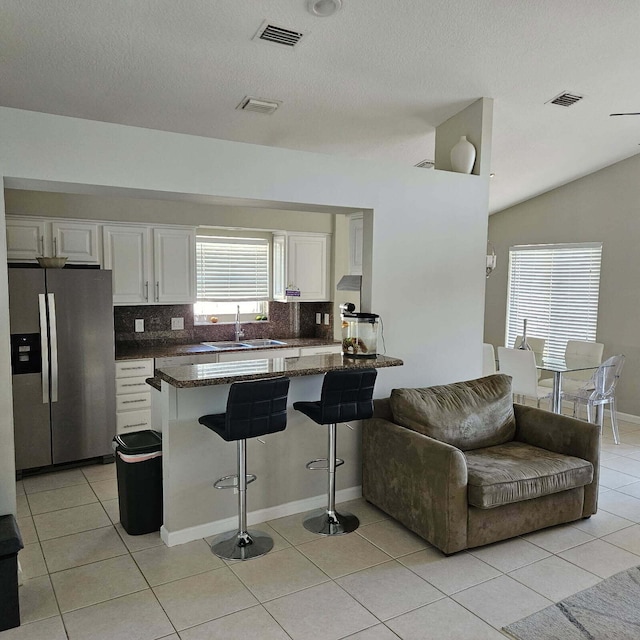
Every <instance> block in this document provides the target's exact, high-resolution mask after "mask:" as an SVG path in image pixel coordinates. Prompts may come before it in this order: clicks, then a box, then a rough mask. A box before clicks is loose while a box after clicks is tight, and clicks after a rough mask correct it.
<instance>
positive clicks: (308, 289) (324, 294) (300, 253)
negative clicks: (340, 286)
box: [287, 234, 330, 302]
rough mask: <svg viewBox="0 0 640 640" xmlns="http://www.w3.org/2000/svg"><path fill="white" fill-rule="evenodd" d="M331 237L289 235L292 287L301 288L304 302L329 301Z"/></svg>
mask: <svg viewBox="0 0 640 640" xmlns="http://www.w3.org/2000/svg"><path fill="white" fill-rule="evenodd" d="M329 237H330V236H327V235H293V234H291V235H289V236H288V244H289V246H288V256H287V266H288V280H289V282H288V283H287V284H288V285H289V284H291V285H293V286H294V287H297V288H298V289H300V298H298V299H299V300H300V301H301V302H305V301H306V302H320V301H326V300H329V299H330V298H329V286H328V285H329V260H328V250H329Z"/></svg>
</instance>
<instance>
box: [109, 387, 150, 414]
mask: <svg viewBox="0 0 640 640" xmlns="http://www.w3.org/2000/svg"><path fill="white" fill-rule="evenodd" d="M150 408H151V393H150V392H148V391H145V392H143V393H127V394H125V395H120V396H116V411H135V410H139V409H150Z"/></svg>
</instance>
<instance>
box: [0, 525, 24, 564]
mask: <svg viewBox="0 0 640 640" xmlns="http://www.w3.org/2000/svg"><path fill="white" fill-rule="evenodd" d="M23 548H24V545H23V544H22V536H21V535H20V529H18V523H17V522H16V519H15V517H14V516H13V515H11V514H9V515H6V516H0V558H2V557H4V556H8V555H12V554H14V553H18V551H20V549H23Z"/></svg>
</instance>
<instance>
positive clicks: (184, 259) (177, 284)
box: [153, 227, 196, 304]
mask: <svg viewBox="0 0 640 640" xmlns="http://www.w3.org/2000/svg"><path fill="white" fill-rule="evenodd" d="M195 256H196V232H195V229H180V228H177V229H176V228H168V227H166V228H165V227H160V228H154V229H153V264H154V274H155V285H154V286H155V301H156V302H162V303H164V304H169V303H170V304H189V303H193V302H195V301H196V257H195Z"/></svg>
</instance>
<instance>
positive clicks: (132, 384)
mask: <svg viewBox="0 0 640 640" xmlns="http://www.w3.org/2000/svg"><path fill="white" fill-rule="evenodd" d="M122 386H123V387H146V386H147V383H146V382H132V383H130V384H123V385H122Z"/></svg>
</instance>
